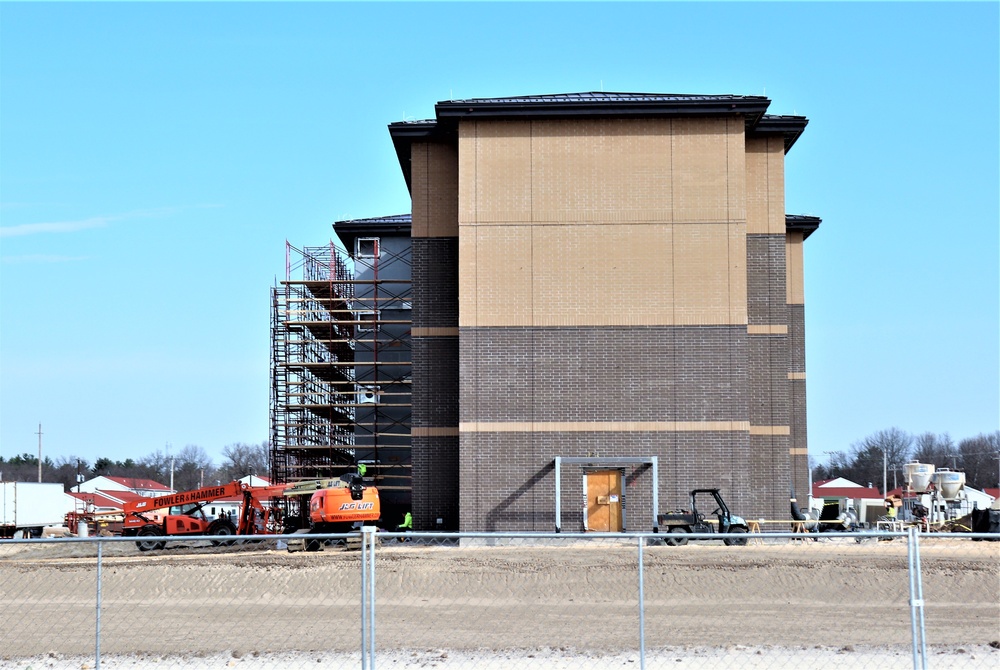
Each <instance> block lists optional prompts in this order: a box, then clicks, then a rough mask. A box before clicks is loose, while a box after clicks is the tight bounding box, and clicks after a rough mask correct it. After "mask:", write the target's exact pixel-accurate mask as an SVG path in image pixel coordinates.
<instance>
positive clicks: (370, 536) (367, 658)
mask: <svg viewBox="0 0 1000 670" xmlns="http://www.w3.org/2000/svg"><path fill="white" fill-rule="evenodd" d="M376 531H378V528H377V527H376V526H362V528H361V554H362V556H361V573H362V574H361V592H362V595H361V598H362V603H361V617H362V619H367V622H362V635H361V637H362V647H361V667H362V668H366V669H367V670H375V533H376ZM365 629H367V633H368V635H367V639H366V637H365V634H364V630H365Z"/></svg>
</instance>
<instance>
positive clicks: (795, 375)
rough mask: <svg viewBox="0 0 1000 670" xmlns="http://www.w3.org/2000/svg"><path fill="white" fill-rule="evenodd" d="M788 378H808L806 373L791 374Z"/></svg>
mask: <svg viewBox="0 0 1000 670" xmlns="http://www.w3.org/2000/svg"><path fill="white" fill-rule="evenodd" d="M788 378H789V379H805V378H806V373H804V372H789V373H788Z"/></svg>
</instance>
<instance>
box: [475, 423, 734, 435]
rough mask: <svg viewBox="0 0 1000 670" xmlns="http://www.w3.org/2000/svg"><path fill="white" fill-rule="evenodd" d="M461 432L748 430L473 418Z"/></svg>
mask: <svg viewBox="0 0 1000 670" xmlns="http://www.w3.org/2000/svg"><path fill="white" fill-rule="evenodd" d="M459 430H460V431H461V432H463V433H607V432H616V433H639V432H664V433H679V432H716V431H730V432H732V431H742V432H745V431H747V430H750V422H749V421H535V422H532V421H503V422H498V421H475V422H463V423H460V424H459Z"/></svg>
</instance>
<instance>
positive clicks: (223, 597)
mask: <svg viewBox="0 0 1000 670" xmlns="http://www.w3.org/2000/svg"><path fill="white" fill-rule="evenodd" d="M308 538H309V540H310V541H311V542H315V543H316V544H315V545H314V546H313V547H310V548H317V547H318V548H321V549H323V550H322V551H304V549H305V548H306V546H305V544H304V543H303V542H302V536H301V535H295V536H290V535H289V536H268V537H264V538H261V537H254V538H239V539H235V540H226V541H222V542H220V541H219V540H218V538H217V537H208V536H205V537H184V538H163V540H164V541H165V542H166V545H165V548H164V549H162V550H159V551H140V549H139V548H138V546H137V545H136V541H135V539H134V538H119V537H109V538H103V537H97V538H66V539H57V540H38V539H35V540H5V541H2V542H0V670H6V669H8V668H10V669H13V668H18V669H21V670H24V669H26V668H29V667H30V668H32V669H33V670H35V669H37V668H41V667H45V668H67V669H68V668H75V669H80V668H88V669H89V668H93V669H95V670H97V669H100V668H115V669H117V668H158V669H159V668H233V667H242V668H262V669H263V668H270V669H274V670H286V669H289V670H290V669H292V668H301V667H316V666H317V663H322V664H323V665H324V667H325V666H331V667H353V668H357V667H359V666H360V667H361V668H362V669H363V670H374V669H375V668H376V667H392V668H409V667H413V668H418V667H419V668H441V669H442V670H448V669H457V670H465V669H466V668H491V667H496V668H507V667H512V666H516V667H519V668H538V669H539V670H549V669H555V668H570V667H572V668H590V667H593V668H598V667H599V668H605V667H611V666H616V665H621V666H631V667H638V668H643V669H645V668H667V667H670V668H676V667H694V668H700V669H711V668H720V669H721V668H725V669H727V670H729V669H730V668H732V667H733V666H738V667H741V668H774V667H779V668H780V667H782V666H787V667H789V668H793V667H794V668H817V669H825V668H856V667H867V666H873V667H874V666H879V665H880V666H883V667H896V668H898V667H906V666H912V667H913V668H914V669H915V670H923V669H925V668H956V669H964V668H978V667H998V666H1000V542H994V541H992V540H997V539H1000V538H998V536H997V535H984V534H973V533H953V534H921V533H919V532H917V530H916V529H911V530H909V531H908V532H859V533H846V532H845V533H821V534H806V535H803V534H799V533H770V532H764V533H760V534H756V533H755V534H751V535H748V536H747V539H748V542H747V544H746V545H745V546H724V545H723V544H722V543H721V542H720V541H719V536H718V535H712V534H708V535H705V534H701V535H699V534H691V535H689V536H688V539H689V540H690V542H689V543H688V544H687V545H685V546H671V545H670V544H667V543H665V542H664V540H665V539H668V538H666V537H665V535H664V534H652V533H635V534H631V533H629V534H624V535H623V534H599V533H588V534H566V533H560V534H555V533H462V534H450V533H406V534H398V533H385V532H375V531H374V529H372V530H371V531H368V532H365V533H363V534H357V533H355V534H350V535H342V534H341V535H310V536H308ZM289 549H291V550H292V551H289ZM679 662H680V663H682V664H683V665H678V663H679Z"/></svg>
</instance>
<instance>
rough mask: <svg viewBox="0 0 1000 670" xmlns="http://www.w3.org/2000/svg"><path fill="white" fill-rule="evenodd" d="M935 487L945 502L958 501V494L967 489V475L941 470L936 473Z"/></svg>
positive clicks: (945, 469) (955, 471)
mask: <svg viewBox="0 0 1000 670" xmlns="http://www.w3.org/2000/svg"><path fill="white" fill-rule="evenodd" d="M934 485H935V486H937V489H938V491H940V492H941V497H942V498H944V499H945V500H957V499H958V497H959V496H958V494H959V493H960V492H961V491H962V489H964V488H965V473H964V472H958V471H957V470H949V469H948V468H941V469H940V470H938V471H937V472H935V473H934Z"/></svg>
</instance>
